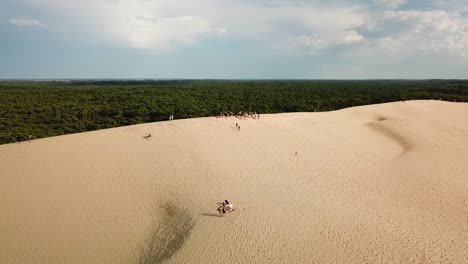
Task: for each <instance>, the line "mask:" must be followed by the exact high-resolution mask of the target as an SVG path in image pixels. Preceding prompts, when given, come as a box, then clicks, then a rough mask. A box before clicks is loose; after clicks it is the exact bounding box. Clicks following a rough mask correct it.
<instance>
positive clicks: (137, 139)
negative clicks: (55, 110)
mask: <svg viewBox="0 0 468 264" xmlns="http://www.w3.org/2000/svg"><path fill="white" fill-rule="evenodd" d="M236 122H237V123H239V124H240V125H241V127H242V130H241V131H236V129H235V123H236ZM147 133H151V135H152V137H150V138H149V139H144V138H143V136H144V135H146V134H147ZM224 199H228V200H230V201H231V202H232V203H233V204H234V205H235V207H236V211H235V212H233V213H229V214H227V215H226V216H225V217H219V216H218V213H217V211H216V203H217V202H221V201H222V200H224ZM160 262H167V263H468V104H466V103H465V104H463V103H449V102H440V101H409V102H396V103H388V104H381V105H372V106H363V107H355V108H349V109H344V110H340V111H334V112H326V113H291V114H275V115H261V117H260V119H259V120H254V119H237V118H235V117H230V118H215V117H212V118H198V119H190V120H175V121H170V122H160V123H151V124H143V125H136V126H129V127H121V128H115V129H108V130H101V131H94V132H89V133H81V134H73V135H66V136H60V137H54V138H46V139H41V140H34V141H32V142H23V143H19V144H8V145H2V146H0V263H160Z"/></svg>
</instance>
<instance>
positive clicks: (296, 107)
mask: <svg viewBox="0 0 468 264" xmlns="http://www.w3.org/2000/svg"><path fill="white" fill-rule="evenodd" d="M414 99H437V100H438V99H442V100H446V101H463V102H468V81H460V80H424V81H407V80H382V81H377V80H375V81H333V80H329V81H309V80H303V81H302V80H297V81H293V80H284V81H269V80H264V81H234V80H233V81H226V80H175V81H71V82H10V81H3V82H0V144H4V143H10V142H16V141H23V140H27V139H28V136H29V135H30V134H31V135H32V136H33V138H42V137H49V136H56V135H62V134H68V133H75V132H83V131H90V130H96V129H102V128H111V127H117V126H125V125H132V124H139V123H145V122H154V121H162V120H167V119H168V117H169V115H173V116H174V118H175V119H181V118H192V117H204V116H215V115H219V114H220V113H221V112H225V111H232V112H240V111H242V112H257V113H261V114H265V113H280V112H304V111H306V112H313V111H330V110H336V109H341V108H345V107H350V106H358V105H367V104H377V103H385V102H392V101H401V100H414Z"/></svg>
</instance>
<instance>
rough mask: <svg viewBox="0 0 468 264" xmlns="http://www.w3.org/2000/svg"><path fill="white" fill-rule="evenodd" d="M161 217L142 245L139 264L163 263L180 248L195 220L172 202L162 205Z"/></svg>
mask: <svg viewBox="0 0 468 264" xmlns="http://www.w3.org/2000/svg"><path fill="white" fill-rule="evenodd" d="M162 209H163V214H164V216H163V219H162V221H161V222H160V223H158V224H157V225H156V226H155V228H154V230H153V231H152V232H151V234H150V236H149V238H148V240H147V242H146V243H145V245H144V246H143V248H142V250H141V253H140V257H139V259H138V263H139V264H154V263H163V262H164V261H166V260H168V259H170V258H171V257H172V256H173V255H174V254H175V253H176V252H177V251H178V250H179V249H181V248H182V246H183V245H184V243H185V241H186V240H187V238H188V237H189V236H190V232H191V231H192V229H193V227H194V225H195V221H194V220H193V218H192V217H191V216H190V213H189V212H188V211H187V210H186V209H183V208H180V207H177V206H176V205H174V204H172V203H166V204H164V206H163V207H162Z"/></svg>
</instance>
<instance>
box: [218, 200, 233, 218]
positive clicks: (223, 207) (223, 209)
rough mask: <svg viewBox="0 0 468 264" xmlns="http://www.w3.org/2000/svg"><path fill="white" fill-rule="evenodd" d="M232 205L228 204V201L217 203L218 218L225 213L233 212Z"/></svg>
mask: <svg viewBox="0 0 468 264" xmlns="http://www.w3.org/2000/svg"><path fill="white" fill-rule="evenodd" d="M233 211H234V205H233V204H232V203H230V202H229V201H228V200H224V202H222V203H219V207H218V212H219V215H220V216H224V215H225V214H226V213H227V212H233Z"/></svg>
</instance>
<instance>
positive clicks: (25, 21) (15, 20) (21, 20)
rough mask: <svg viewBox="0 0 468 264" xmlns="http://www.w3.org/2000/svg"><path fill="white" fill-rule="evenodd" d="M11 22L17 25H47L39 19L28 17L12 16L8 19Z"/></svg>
mask: <svg viewBox="0 0 468 264" xmlns="http://www.w3.org/2000/svg"><path fill="white" fill-rule="evenodd" d="M8 22H10V24H12V25H15V26H17V27H42V28H46V27H47V25H45V24H42V23H41V22H40V21H38V20H33V19H27V18H11V19H10V20H8Z"/></svg>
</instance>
